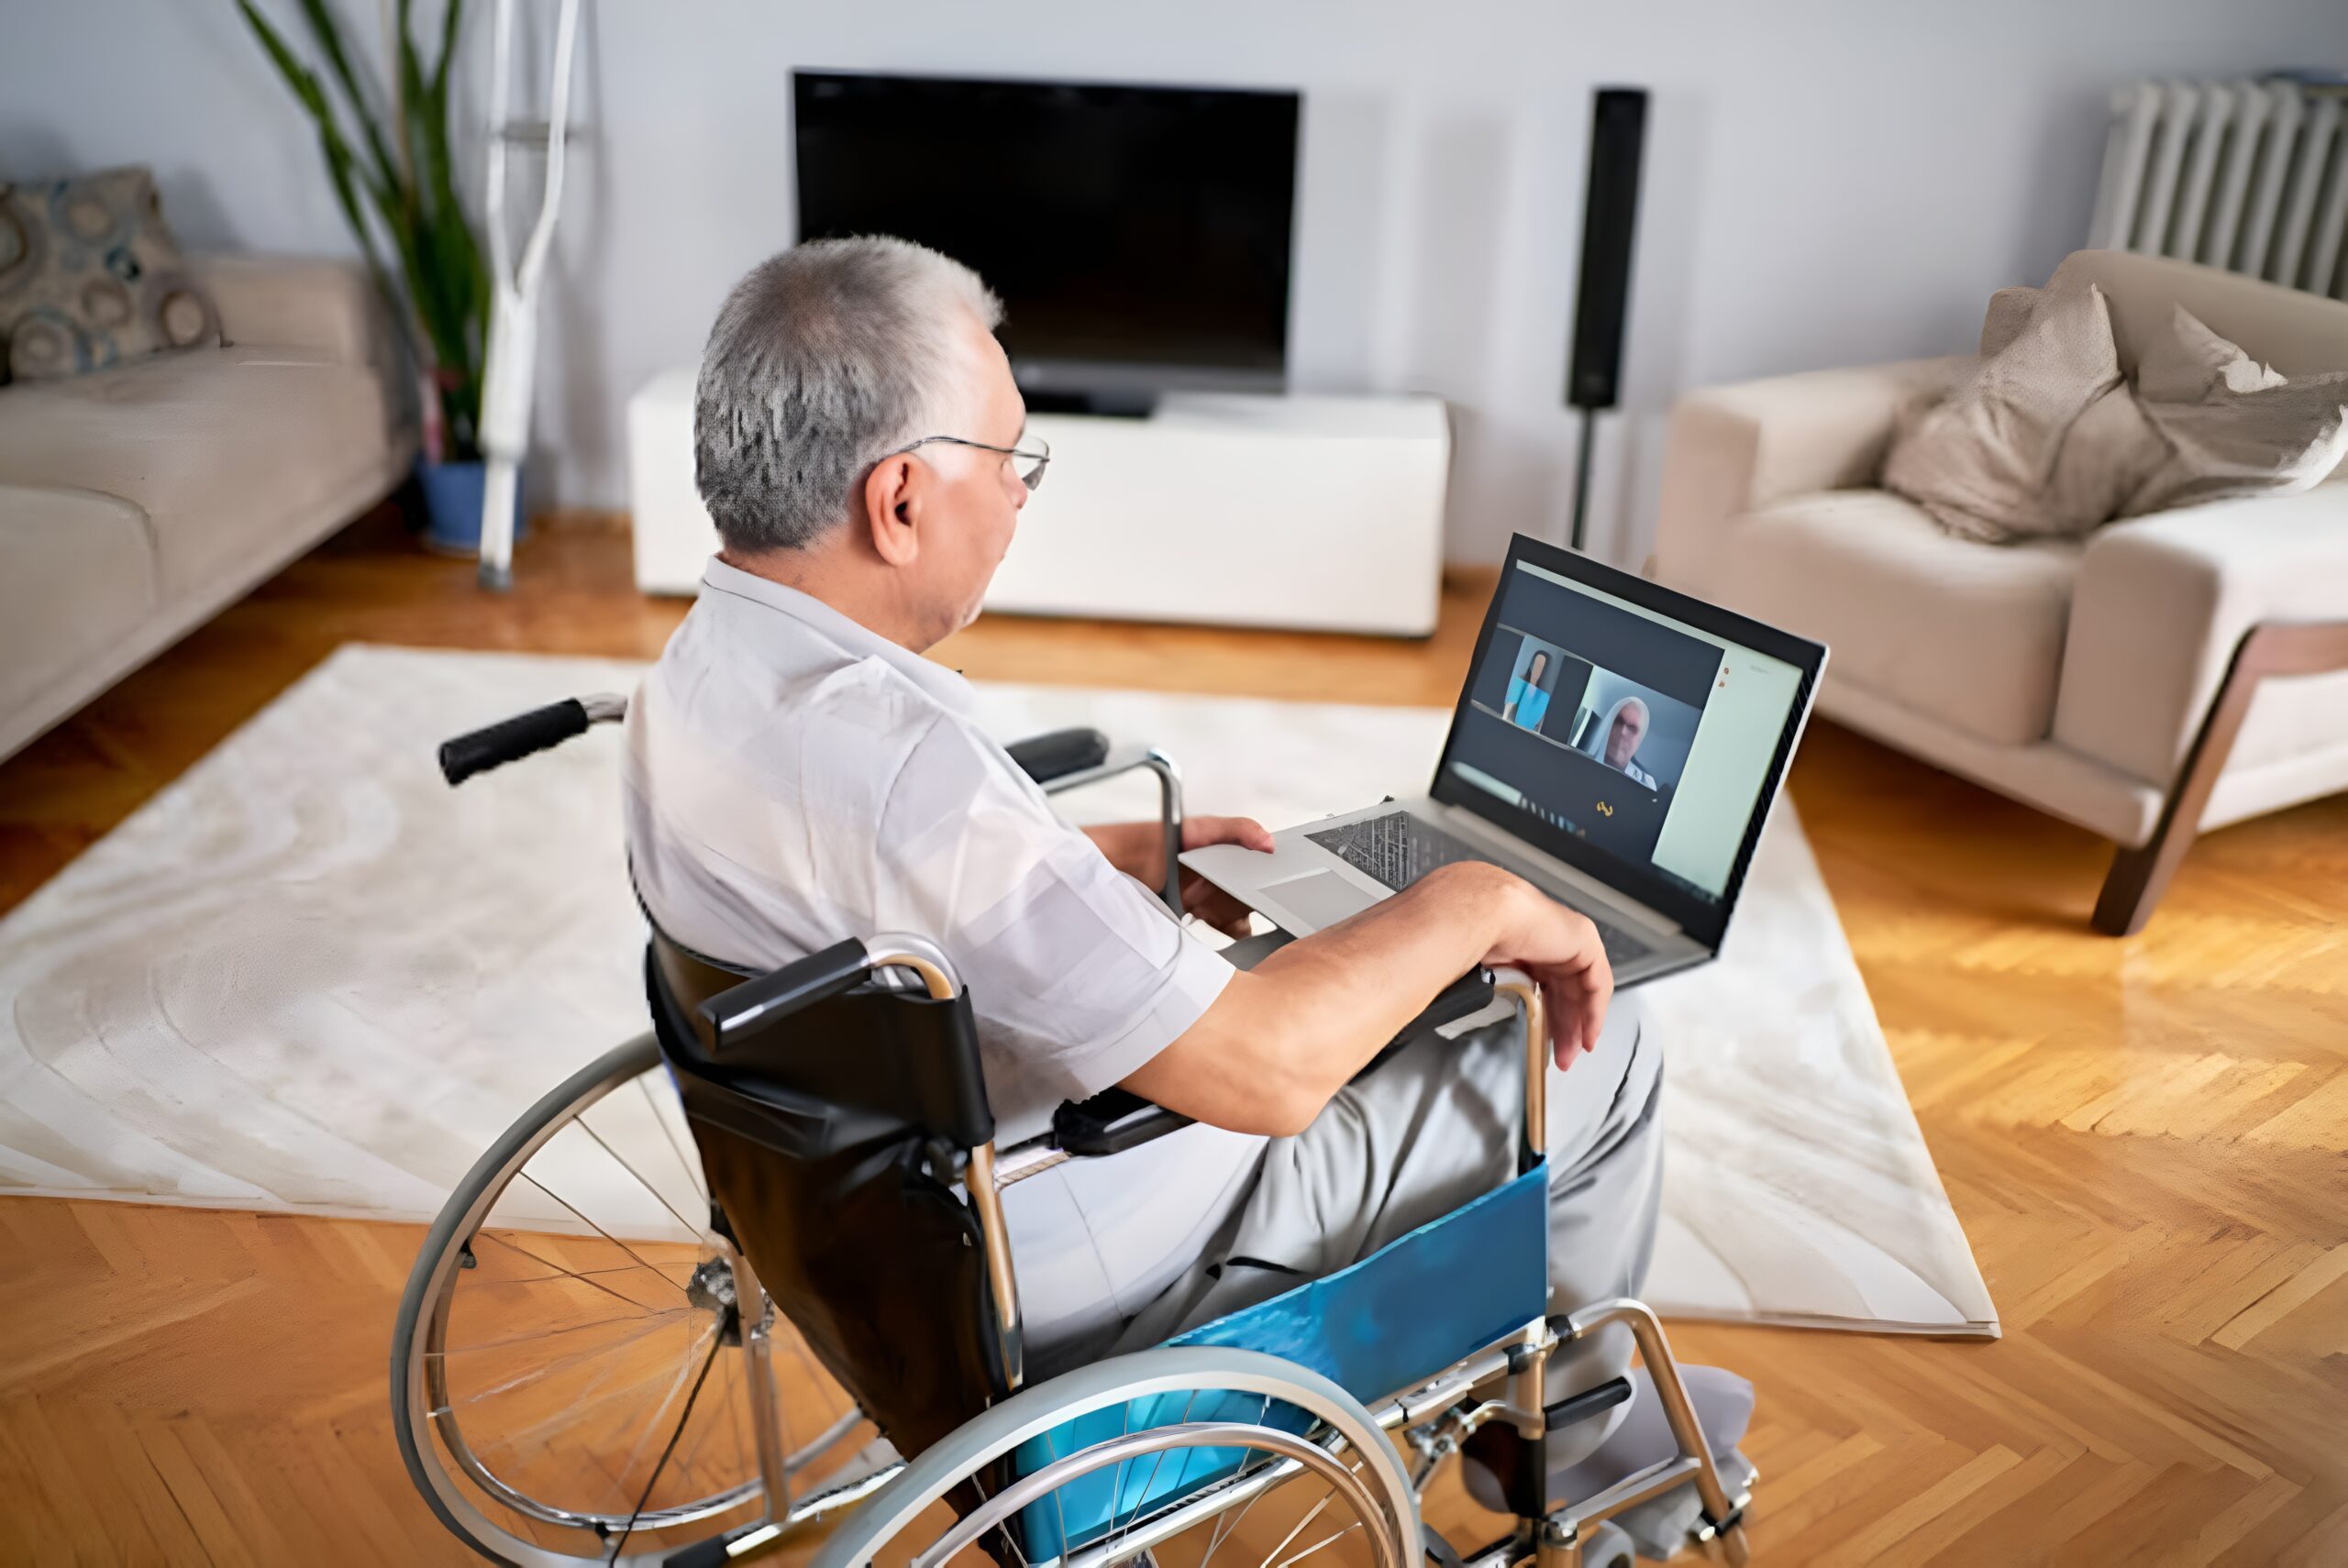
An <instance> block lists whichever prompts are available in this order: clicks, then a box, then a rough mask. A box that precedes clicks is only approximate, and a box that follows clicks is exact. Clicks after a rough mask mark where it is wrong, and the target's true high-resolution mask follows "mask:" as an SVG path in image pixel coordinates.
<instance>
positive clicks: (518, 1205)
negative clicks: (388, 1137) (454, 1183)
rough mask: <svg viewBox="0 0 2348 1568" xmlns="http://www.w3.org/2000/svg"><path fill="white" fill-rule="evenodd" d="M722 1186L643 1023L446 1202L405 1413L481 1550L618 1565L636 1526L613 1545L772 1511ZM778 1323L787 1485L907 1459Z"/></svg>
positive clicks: (419, 1479) (417, 1449)
mask: <svg viewBox="0 0 2348 1568" xmlns="http://www.w3.org/2000/svg"><path fill="white" fill-rule="evenodd" d="M706 1194H707V1189H706V1187H705V1185H704V1184H703V1178H702V1176H701V1172H700V1167H699V1163H698V1160H697V1159H696V1158H695V1157H694V1154H693V1146H692V1137H691V1132H690V1130H689V1129H688V1127H687V1126H686V1123H685V1121H684V1118H683V1114H682V1110H681V1108H680V1107H679V1106H678V1105H677V1103H676V1101H675V1097H674V1094H673V1091H672V1090H671V1089H670V1087H669V1080H668V1077H667V1074H666V1072H665V1070H664V1069H663V1068H662V1066H661V1065H660V1059H659V1051H658V1048H657V1046H656V1045H655V1044H654V1043H653V1042H652V1040H651V1038H650V1037H649V1036H645V1037H643V1038H641V1039H639V1040H637V1041H632V1042H630V1043H628V1044H626V1045H624V1046H621V1047H619V1048H617V1049H615V1050H614V1051H613V1052H611V1053H609V1054H607V1055H605V1056H604V1058H602V1059H601V1060H600V1061H598V1062H596V1063H594V1064H593V1065H591V1066H589V1067H587V1068H584V1069H581V1072H580V1073H578V1074H576V1075H574V1076H573V1077H572V1078H570V1080H569V1081H567V1082H566V1083H565V1084H563V1085H562V1086H560V1087H559V1088H558V1089H556V1090H555V1091H554V1092H552V1093H550V1094H548V1096H547V1097H546V1098H545V1099H541V1100H540V1101H539V1103H538V1105H537V1106H536V1107H534V1108H533V1109H532V1110H531V1112H530V1113H529V1114H528V1115H527V1116H526V1117H524V1118H523V1119H522V1121H519V1122H517V1123H515V1127H514V1128H512V1129H510V1130H509V1131H508V1132H507V1133H506V1134H505V1136H504V1137H503V1138H502V1139H500V1141H499V1143H497V1144H496V1145H495V1146H493V1148H492V1149H491V1150H490V1151H489V1152H488V1153H487V1154H484V1155H483V1156H482V1159H481V1161H480V1162H478V1163H477V1164H476V1165H475V1166H474V1168H473V1170H472V1172H471V1173H470V1174H469V1175H468V1176H467V1178H466V1180H465V1181H464V1183H462V1184H460V1187H459V1188H458V1190H457V1192H456V1194H455V1195H454V1196H453V1197H452V1198H451V1199H450V1201H449V1206H448V1208H447V1209H444V1210H443V1212H442V1215H441V1217H440V1220H438V1221H437V1222H436V1224H435V1225H434V1227H433V1229H432V1231H431V1232H430V1234H429V1235H428V1236H427V1238H426V1246H425V1249H424V1251H423V1253H421V1254H420V1255H419V1256H418V1258H417V1261H416V1265H415V1272H414V1274H413V1275H411V1277H410V1280H409V1287H408V1292H407V1296H406V1297H405V1298H404V1300H403V1303H402V1310H401V1319H400V1331H399V1333H398V1337H397V1340H396V1342H395V1346H394V1353H393V1405H394V1412H393V1413H394V1418H395V1419H394V1425H395V1427H396V1429H397V1431H398V1435H399V1439H400V1444H401V1448H402V1451H403V1454H404V1457H405V1458H406V1459H407V1461H408V1467H409V1471H410V1474H411V1475H413V1476H414V1477H415V1481H416V1483H417V1485H418V1486H419V1488H420V1489H422V1490H423V1492H424V1494H425V1496H426V1500H427V1501H428V1502H429V1503H430V1504H431V1505H432V1506H433V1508H434V1510H435V1512H436V1513H437V1514H438V1515H439V1516H440V1518H441V1519H442V1521H443V1522H444V1523H446V1524H447V1525H449V1528H450V1529H453V1530H454V1531H456V1533H457V1534H459V1535H460V1537H462V1538H464V1539H466V1540H468V1541H469V1542H471V1544H472V1545H474V1546H475V1547H476V1548H478V1549H480V1550H482V1551H485V1552H487V1553H489V1554H490V1555H492V1556H495V1557H499V1558H503V1559H504V1560H506V1561H509V1562H526V1563H559V1562H576V1561H580V1560H582V1559H589V1560H612V1559H613V1558H614V1557H615V1554H616V1553H617V1552H618V1551H620V1550H621V1547H622V1538H623V1537H625V1538H626V1540H625V1545H626V1548H628V1549H631V1550H630V1551H629V1555H627V1556H622V1557H618V1558H617V1560H618V1561H622V1562H628V1561H637V1560H639V1559H642V1560H657V1559H658V1558H659V1556H660V1555H663V1554H665V1553H667V1552H669V1551H675V1550H676V1549H677V1548H678V1547H679V1546H681V1545H683V1544H685V1543H687V1542H689V1541H691V1540H697V1539H702V1538H704V1537H706V1536H708V1535H711V1534H713V1533H718V1532H720V1531H725V1532H731V1531H734V1530H737V1529H746V1528H750V1527H754V1526H756V1525H758V1524H759V1522H761V1521H762V1520H764V1519H766V1518H768V1517H769V1515H770V1512H771V1511H772V1510H770V1508H769V1507H768V1499H767V1497H766V1487H765V1485H764V1483H763V1482H762V1481H761V1479H760V1478H759V1469H758V1463H757V1457H756V1455H757V1433H756V1430H755V1426H754V1423H753V1422H752V1419H751V1416H750V1405H751V1400H750V1397H749V1377H750V1371H749V1357H748V1355H747V1354H746V1353H745V1351H744V1349H743V1348H742V1345H743V1340H744V1338H745V1336H744V1335H743V1334H742V1332H741V1328H742V1322H741V1320H742V1316H743V1309H742V1306H741V1304H737V1303H734V1302H733V1301H732V1300H731V1299H730V1297H731V1294H732V1291H731V1285H732V1278H733V1274H732V1268H731V1254H730V1251H729V1249H728V1248H727V1247H726V1245H725V1242H723V1241H722V1239H720V1238H717V1237H715V1236H714V1235H713V1234H712V1233H711V1232H710V1231H709V1230H708V1227H707V1225H706V1223H704V1222H702V1221H700V1220H696V1218H695V1216H697V1215H706V1214H707V1212H708V1199H707V1196H706ZM763 1305H764V1298H763V1297H761V1298H760V1303H759V1306H760V1307H763ZM771 1328H772V1334H771V1353H770V1375H771V1381H772V1383H773V1385H774V1387H775V1392H776V1397H775V1399H774V1401H773V1403H774V1407H775V1408H776V1409H777V1411H778V1413H779V1424H780V1425H781V1427H782V1429H783V1433H782V1435H783V1452H784V1454H785V1456H786V1457H785V1459H784V1462H783V1465H784V1470H785V1474H786V1476H787V1478H788V1479H789V1481H790V1483H791V1490H792V1491H793V1492H804V1493H810V1494H816V1493H821V1492H824V1491H825V1490H827V1489H831V1488H834V1487H837V1486H840V1485H850V1484H854V1483H859V1482H862V1481H865V1480H866V1479H867V1477H868V1476H869V1474H871V1473H872V1472H873V1471H875V1470H876V1469H878V1468H880V1467H881V1466H882V1465H883V1464H886V1463H890V1462H891V1461H892V1460H893V1455H890V1454H888V1453H887V1452H886V1451H885V1445H878V1444H877V1441H874V1442H867V1441H866V1440H867V1439H873V1438H874V1437H875V1434H874V1433H873V1431H872V1429H871V1428H870V1426H869V1424H868V1423H866V1422H865V1421H864V1420H863V1419H862V1417H861V1416H860V1414H858V1412H857V1411H856V1409H855V1407H854V1405H853V1403H852V1402H851V1401H849V1400H848V1398H847V1395H846V1394H845V1393H844V1392H842V1391H840V1390H839V1389H838V1387H837V1386H836V1384H834V1383H832V1382H831V1380H830V1379H829V1378H828V1377H827V1376H825V1375H824V1374H823V1372H822V1370H821V1368H820V1367H818V1366H817V1365H816V1364H815V1363H814V1358H813V1356H812V1355H811V1354H810V1353H808V1352H807V1350H806V1348H805V1346H804V1345H803V1343H802V1342H800V1341H799V1340H798V1337H797V1336H796V1335H795V1334H794V1333H792V1331H791V1330H790V1328H789V1325H788V1324H787V1323H786V1322H783V1321H781V1320H771ZM794 1440H795V1441H794ZM781 1501H783V1502H784V1503H785V1504H789V1503H790V1502H792V1499H789V1498H786V1499H782V1500H781ZM794 1511H796V1510H794Z"/></svg>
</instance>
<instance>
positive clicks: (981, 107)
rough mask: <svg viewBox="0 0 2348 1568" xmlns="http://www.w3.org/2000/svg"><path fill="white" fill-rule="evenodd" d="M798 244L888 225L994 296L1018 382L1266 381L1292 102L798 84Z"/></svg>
mask: <svg viewBox="0 0 2348 1568" xmlns="http://www.w3.org/2000/svg"><path fill="white" fill-rule="evenodd" d="M792 88H793V97H794V106H795V109H796V112H797V154H798V189H799V236H800V237H801V238H803V239H815V238H824V237H838V236H846V235H857V234H893V235H898V236H902V237H904V238H906V239H911V240H915V241H918V242H919V243H921V244H924V245H927V246H931V247H933V248H936V249H938V250H942V251H944V252H945V253H946V254H947V255H948V256H951V257H953V258H955V259H958V260H959V261H962V262H964V263H966V264H968V265H969V266H970V267H971V268H973V269H975V270H976V271H977V272H978V273H979V275H980V277H982V278H984V279H985V280H986V281H987V282H988V284H989V285H990V286H991V287H992V288H993V290H994V291H995V293H997V294H999V295H1000V296H1002V302H1003V311H1004V320H1003V324H1002V334H1001V336H1002V343H1003V347H1004V348H1005V349H1006V350H1007V351H1008V352H1009V353H1010V355H1011V359H1012V363H1013V367H1014V368H1015V369H1016V370H1017V371H1018V373H1019V377H1020V381H1021V384H1022V385H1023V386H1025V387H1028V388H1029V389H1030V390H1052V389H1058V390H1067V391H1070V392H1084V391H1090V390H1096V389H1106V388H1119V387H1136V386H1181V385H1192V386H1200V385H1209V386H1262V385H1277V384H1278V383H1279V380H1280V377H1281V374H1282V370H1283V368H1284V366H1285V363H1286V359H1287V345H1288V288H1289V234H1290V224H1291V220H1292V217H1293V208H1294V204H1295V194H1296V124H1297V95H1296V94H1293V93H1261V92H1231V91H1223V90H1207V89H1196V88H1186V87H1131V86H1115V85H1099V84H1076V83H1046V82H985V81H965V80H958V79H953V78H946V77H930V76H872V75H864V74H858V73H849V72H823V71H801V72H793V73H792Z"/></svg>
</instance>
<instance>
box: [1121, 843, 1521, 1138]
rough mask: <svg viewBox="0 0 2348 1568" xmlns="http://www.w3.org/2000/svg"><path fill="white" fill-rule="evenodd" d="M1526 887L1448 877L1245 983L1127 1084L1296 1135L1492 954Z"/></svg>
mask: <svg viewBox="0 0 2348 1568" xmlns="http://www.w3.org/2000/svg"><path fill="white" fill-rule="evenodd" d="M1524 891H1527V889H1523V884H1522V883H1518V882H1517V881H1516V880H1515V879H1514V878H1511V877H1508V876H1506V875H1505V874H1504V873H1499V872H1497V871H1495V870H1494V868H1492V867H1486V866H1481V865H1477V864H1474V863H1468V864H1462V865H1456V866H1447V867H1443V868H1442V869H1440V870H1438V871H1436V872H1434V874H1432V875H1430V876H1428V877H1425V878H1421V879H1420V880H1419V881H1417V882H1415V883H1413V884H1412V886H1411V887H1410V888H1409V889H1405V890H1404V891H1402V892H1400V893H1397V894H1396V895H1395V896H1394V897H1392V898H1390V899H1386V900H1381V901H1380V902H1379V903H1378V904H1376V905H1375V906H1373V907H1372V908H1370V909H1368V910H1367V911H1364V912H1362V913H1360V914H1358V915H1356V916H1354V917H1353V918H1352V919H1351V920H1348V921H1346V922H1342V923H1340V924H1338V925H1334V926H1331V927H1330V928H1329V929H1327V930H1326V931H1323V932H1320V933H1316V934H1314V935H1312V936H1308V937H1304V938H1302V939H1301V940H1299V941H1296V942H1292V943H1290V944H1288V945H1287V946H1285V947H1282V948H1280V949H1279V950H1278V951H1277V952H1275V953H1273V954H1271V955H1269V956H1268V957H1267V958H1265V960H1264V961H1263V962H1262V963H1261V964H1259V965H1258V966H1257V967H1256V968H1254V969H1253V970H1250V971H1248V972H1246V973H1244V974H1240V975H1236V976H1234V977H1232V980H1231V982H1230V984H1229V985H1228V986H1227V987H1226V988H1224V993H1223V995H1222V996H1221V997H1219V998H1218V999H1216V1000H1215V1003H1214V1005H1213V1007H1211V1008H1209V1009H1208V1010H1207V1011H1206V1013H1205V1014H1204V1015H1203V1016H1202V1017H1201V1019H1200V1020H1199V1021H1198V1022H1197V1023H1196V1024H1193V1025H1192V1026H1191V1030H1190V1031H1189V1032H1186V1033H1185V1034H1184V1035H1183V1037H1182V1038H1181V1039H1180V1040H1179V1041H1177V1042H1176V1043H1174V1044H1173V1045H1172V1046H1169V1047H1168V1049H1167V1050H1166V1051H1165V1052H1163V1053H1161V1054H1160V1055H1159V1056H1158V1057H1157V1059H1156V1060H1154V1061H1152V1062H1150V1063H1149V1064H1147V1065H1146V1066H1144V1067H1143V1068H1142V1069H1141V1070H1140V1071H1139V1072H1137V1073H1135V1075H1134V1076H1133V1077H1130V1078H1128V1079H1126V1080H1125V1081H1126V1086H1127V1087H1128V1088H1132V1089H1134V1090H1135V1092H1136V1093H1139V1094H1142V1095H1145V1096H1146V1097H1148V1098H1149V1099H1154V1100H1157V1102H1158V1103H1159V1104H1161V1105H1171V1106H1173V1108H1174V1109H1176V1110H1180V1111H1182V1112H1183V1113H1185V1114H1186V1115H1189V1116H1191V1117H1194V1118H1196V1119H1197V1120H1199V1121H1208V1122H1212V1123H1213V1124H1214V1125H1216V1126H1219V1127H1228V1128H1233V1129H1235V1130H1237V1131H1242V1132H1275V1133H1279V1132H1297V1131H1300V1130H1301V1128H1302V1127H1303V1126H1304V1124H1305V1123H1307V1122H1309V1121H1312V1118H1313V1116H1314V1115H1316V1114H1318V1112H1319V1111H1320V1109H1321V1107H1322V1106H1324V1105H1325V1104H1326V1103H1327V1102H1328V1099H1329V1097H1330V1096H1331V1095H1333V1094H1335V1092H1336V1091H1337V1090H1338V1089H1339V1088H1343V1087H1344V1086H1345V1084H1346V1082H1347V1081H1348V1080H1349V1079H1351V1078H1352V1077H1353V1076H1354V1074H1356V1073H1357V1072H1358V1071H1360V1070H1361V1068H1362V1066H1364V1065H1365V1064H1366V1063H1368V1060H1369V1059H1370V1057H1372V1056H1373V1055H1377V1053H1378V1051H1379V1048H1380V1047H1381V1046H1383V1045H1384V1044H1385V1043H1387V1042H1388V1041H1389V1040H1391V1039H1392V1038H1393V1037H1394V1036H1395V1034H1396V1033H1397V1032H1400V1031H1401V1028H1402V1026H1403V1025H1404V1024H1406V1023H1408V1022H1409V1021H1411V1020H1412V1019H1413V1018H1415V1017H1417V1016H1418V1014H1419V1012H1420V1011H1421V1010H1423V1008H1425V1006H1426V1005H1427V1003H1428V1002H1429V1001H1431V1000H1433V999H1434V997H1435V995H1436V994H1437V993H1438V992H1440V991H1441V990H1442V989H1443V988H1445V986H1447V985H1449V984H1451V982H1452V981H1454V980H1456V979H1457V978H1458V977H1460V976H1461V975H1464V974H1466V973H1467V971H1468V970H1469V969H1470V968H1472V967H1474V966H1476V965H1477V964H1478V963H1479V962H1480V961H1481V960H1482V959H1483V958H1484V957H1485V956H1486V955H1488V954H1490V952H1491V951H1492V948H1493V946H1494V945H1495V944H1496V943H1497V942H1498V941H1499V940H1500V938H1501V933H1503V932H1504V931H1505V930H1506V929H1507V925H1508V922H1509V921H1510V919H1511V918H1512V913H1513V909H1512V906H1513V903H1514V900H1516V899H1517V898H1519V897H1521V896H1522V895H1523V892H1524Z"/></svg>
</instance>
